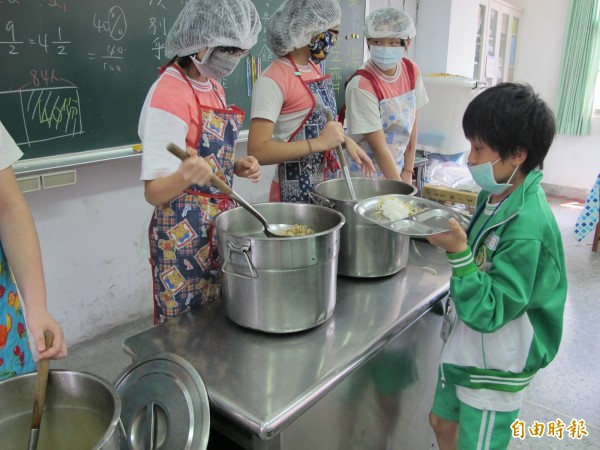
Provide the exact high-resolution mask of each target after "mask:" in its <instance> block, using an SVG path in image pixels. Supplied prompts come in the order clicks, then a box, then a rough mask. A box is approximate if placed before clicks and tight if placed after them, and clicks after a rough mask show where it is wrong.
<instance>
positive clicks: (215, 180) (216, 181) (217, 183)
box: [167, 143, 285, 238]
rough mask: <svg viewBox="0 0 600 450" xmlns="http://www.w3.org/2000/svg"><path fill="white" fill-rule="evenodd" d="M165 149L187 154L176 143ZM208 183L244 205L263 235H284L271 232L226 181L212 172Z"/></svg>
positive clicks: (181, 157) (179, 155)
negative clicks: (257, 222) (261, 226)
mask: <svg viewBox="0 0 600 450" xmlns="http://www.w3.org/2000/svg"><path fill="white" fill-rule="evenodd" d="M167 150H169V151H170V152H171V153H172V154H173V155H175V156H177V157H178V158H179V159H180V160H182V161H184V160H185V159H186V158H187V157H188V154H187V153H186V152H184V151H183V150H182V149H181V148H179V146H178V145H176V144H173V143H170V144H169V145H167ZM210 183H211V184H212V185H213V186H214V187H216V188H217V189H219V190H220V191H221V192H223V194H225V195H227V196H228V197H230V198H232V199H233V200H235V201H236V202H237V203H239V204H240V205H241V206H242V207H244V209H246V211H248V212H249V213H250V214H252V215H253V216H254V217H256V218H257V219H258V220H259V221H260V223H262V225H263V233H265V235H266V236H267V237H272V238H281V237H285V236H283V235H281V234H278V233H275V232H273V231H272V230H271V229H270V228H269V223H268V222H267V219H265V218H264V216H263V215H262V214H261V213H259V212H258V211H257V210H256V208H254V207H253V206H252V205H251V204H250V203H248V202H247V201H246V200H244V199H243V198H242V197H240V196H239V194H238V193H237V192H235V191H234V190H233V189H231V188H230V187H229V185H228V184H227V183H225V182H224V181H223V180H221V179H220V178H219V177H218V176H216V175H215V174H214V173H213V174H212V175H211V176H210Z"/></svg>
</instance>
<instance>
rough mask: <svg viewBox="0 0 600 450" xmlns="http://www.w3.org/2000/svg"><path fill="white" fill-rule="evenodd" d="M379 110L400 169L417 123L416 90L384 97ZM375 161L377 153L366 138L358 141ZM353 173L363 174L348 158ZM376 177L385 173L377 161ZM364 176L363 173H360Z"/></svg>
mask: <svg viewBox="0 0 600 450" xmlns="http://www.w3.org/2000/svg"><path fill="white" fill-rule="evenodd" d="M379 111H380V114H381V122H382V125H383V132H384V134H385V140H386V142H387V144H388V147H389V148H390V150H391V152H392V156H393V158H394V161H396V166H397V167H398V171H401V170H402V167H404V152H405V151H406V147H408V142H409V140H410V133H411V131H412V127H413V124H414V123H415V117H416V111H417V95H416V91H415V90H414V89H413V90H412V91H409V92H406V93H405V94H402V95H399V96H398V97H394V98H384V99H382V100H381V101H380V102H379ZM358 144H359V145H360V146H361V147H362V149H363V150H364V151H365V152H366V153H367V155H369V157H370V158H371V159H372V160H373V162H374V163H375V154H374V153H373V150H371V146H370V145H369V143H368V142H367V140H366V139H363V140H362V141H360V142H359V143H358ZM348 161H349V167H350V171H351V172H352V174H362V171H361V168H360V166H359V165H358V164H357V163H356V161H354V160H353V159H352V158H348ZM375 168H376V169H377V173H376V175H375V176H376V177H380V178H381V177H383V173H382V172H381V170H380V169H379V167H378V166H377V163H375ZM360 176H363V175H360Z"/></svg>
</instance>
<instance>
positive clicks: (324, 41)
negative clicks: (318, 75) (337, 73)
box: [308, 30, 337, 64]
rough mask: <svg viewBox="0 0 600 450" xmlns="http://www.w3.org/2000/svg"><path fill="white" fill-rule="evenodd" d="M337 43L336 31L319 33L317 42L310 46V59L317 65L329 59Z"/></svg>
mask: <svg viewBox="0 0 600 450" xmlns="http://www.w3.org/2000/svg"><path fill="white" fill-rule="evenodd" d="M336 42H337V33H336V32H335V31H330V30H327V31H324V32H322V33H319V35H318V36H317V38H316V39H315V42H313V43H309V44H308V49H309V50H310V59H312V60H313V61H314V62H316V63H317V64H318V63H320V62H321V61H323V60H324V59H325V58H327V55H329V52H331V49H332V48H333V46H334V45H335V43H336Z"/></svg>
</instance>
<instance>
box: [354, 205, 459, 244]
mask: <svg viewBox="0 0 600 450" xmlns="http://www.w3.org/2000/svg"><path fill="white" fill-rule="evenodd" d="M384 205H385V206H384ZM386 209H387V212H386ZM354 211H355V212H356V214H358V215H359V216H360V217H362V218H364V219H365V220H368V221H369V222H372V223H374V224H376V225H379V226H381V227H384V228H385V229H387V230H392V231H394V232H395V233H399V234H401V235H404V236H408V237H417V238H424V237H427V236H431V235H433V234H439V233H444V232H446V231H450V229H451V228H450V219H455V220H456V221H457V222H458V223H459V224H462V226H463V227H465V228H466V227H467V225H468V223H467V218H466V217H463V216H461V215H460V214H459V213H458V212H456V211H454V210H452V209H451V208H448V207H447V206H444V205H441V204H439V203H437V202H434V201H432V200H427V199H424V198H417V197H411V196H407V195H381V196H377V197H371V198H368V199H366V200H362V201H360V202H358V203H357V204H356V205H355V206H354Z"/></svg>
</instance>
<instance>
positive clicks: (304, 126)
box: [270, 56, 340, 203]
mask: <svg viewBox="0 0 600 450" xmlns="http://www.w3.org/2000/svg"><path fill="white" fill-rule="evenodd" d="M288 59H289V60H290V62H291V63H292V66H293V67H294V70H295V72H294V75H295V76H297V77H298V79H299V80H300V81H301V82H302V84H303V85H304V86H305V87H306V89H307V90H308V92H309V93H310V94H311V98H312V103H313V106H312V108H311V110H310V111H309V112H308V114H307V115H306V117H305V118H304V120H303V121H302V123H301V124H300V126H299V127H298V129H297V130H296V131H294V133H292V135H291V136H290V139H289V141H288V142H294V141H304V140H306V139H313V138H317V137H319V136H320V134H321V131H322V130H323V128H325V125H326V124H327V114H326V113H327V112H330V113H331V115H332V117H335V116H336V103H335V94H334V92H333V83H332V82H331V77H330V76H329V75H327V76H324V77H321V78H317V79H315V80H311V81H304V80H303V79H302V74H301V72H300V70H299V69H298V66H297V65H296V63H295V62H294V60H293V59H292V58H291V57H289V56H288ZM310 64H311V65H313V66H314V67H315V69H316V66H315V64H314V63H313V62H310ZM307 149H308V147H307ZM339 170H340V165H339V163H338V160H337V157H336V156H335V155H334V154H333V151H332V150H327V151H326V152H322V153H313V154H312V155H309V156H305V157H303V158H300V159H297V160H295V161H287V162H284V163H283V164H279V166H278V171H279V189H280V192H279V194H280V198H277V195H276V194H277V192H276V193H275V195H273V190H271V192H272V194H271V196H270V200H271V201H282V202H292V203H308V202H309V197H308V192H309V191H311V190H312V188H313V186H315V185H316V184H318V183H320V182H321V181H323V180H328V179H330V178H338V177H339V176H340V173H339Z"/></svg>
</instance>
